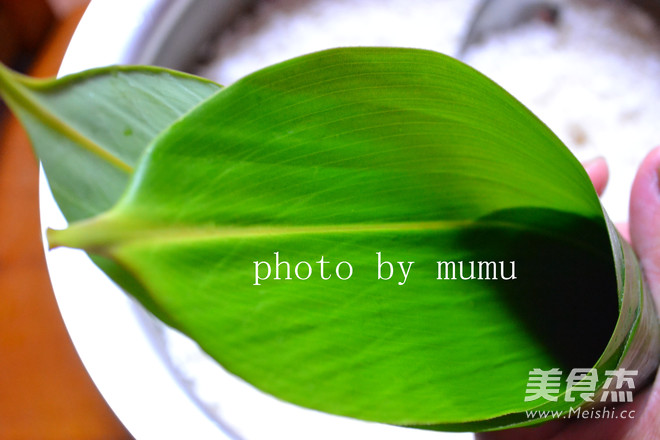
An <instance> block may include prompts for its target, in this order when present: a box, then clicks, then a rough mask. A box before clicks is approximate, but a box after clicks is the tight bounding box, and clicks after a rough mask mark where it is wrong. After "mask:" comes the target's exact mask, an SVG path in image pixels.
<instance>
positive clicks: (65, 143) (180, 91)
mask: <svg viewBox="0 0 660 440" xmlns="http://www.w3.org/2000/svg"><path fill="white" fill-rule="evenodd" d="M218 90H220V86H219V85H217V84H215V83H213V82H211V81H208V80H206V79H202V78H197V77H193V76H190V75H186V74H182V73H179V72H174V71H170V70H166V69H161V68H155V67H116V66H115V67H105V68H100V69H94V70H89V71H86V72H83V73H79V74H75V75H70V76H67V77H65V78H61V79H58V80H37V79H32V78H28V77H25V76H22V75H20V74H17V73H14V72H11V71H10V70H8V69H7V68H6V67H4V66H2V65H1V64H0V95H1V96H2V98H4V99H5V101H6V102H7V104H8V105H9V106H10V107H11V109H12V110H13V111H14V113H16V115H17V116H18V117H19V118H20V120H21V122H22V123H23V125H24V126H25V128H26V130H27V131H28V134H29V136H30V139H31V142H32V146H33V148H34V150H35V153H36V155H37V156H38V158H39V160H40V161H41V163H42V165H43V167H44V170H45V173H46V176H47V178H48V183H49V185H50V188H51V190H52V192H53V196H54V197H55V200H56V202H57V204H58V206H59V208H60V210H61V211H62V213H63V214H64V217H65V218H66V219H67V220H68V221H69V222H73V221H76V220H81V219H85V218H89V217H92V216H94V215H97V214H100V213H101V212H103V211H105V210H107V209H109V208H110V207H111V206H112V205H114V204H115V203H116V202H117V200H118V199H119V197H120V196H121V194H122V192H123V191H124V190H125V189H126V185H127V184H128V180H129V178H130V174H131V173H132V170H133V167H134V166H135V164H136V163H137V160H138V158H139V157H140V156H141V155H142V154H143V152H144V150H145V149H146V147H147V145H149V143H150V142H151V141H152V140H153V139H154V138H155V137H156V136H157V135H158V134H159V133H160V132H161V131H163V130H165V129H166V128H167V127H168V126H169V125H170V124H172V123H173V122H174V121H175V120H177V119H178V118H179V117H181V116H182V115H183V114H184V113H186V112H187V111H188V110H190V109H191V108H193V107H194V106H196V105H197V104H199V103H200V102H201V101H202V100H204V99H205V98H207V97H209V96H210V95H212V94H213V93H215V92H217V91H218ZM93 259H94V262H95V263H96V264H97V265H99V267H101V268H102V269H103V270H104V271H105V272H106V274H108V275H109V276H110V277H111V278H112V279H113V280H115V281H116V282H117V283H119V284H120V285H121V286H122V287H123V288H124V289H125V290H127V291H129V292H131V294H133V295H135V296H137V297H139V298H141V300H142V302H143V303H144V304H145V306H147V307H148V308H150V307H151V305H150V304H149V299H148V295H146V294H145V293H144V292H143V291H142V289H141V286H140V285H139V284H138V283H136V282H135V280H133V279H132V277H131V276H130V274H128V273H126V272H125V271H124V270H123V269H122V268H121V267H120V266H118V265H117V264H115V263H114V262H113V261H110V260H108V259H105V258H102V257H93Z"/></svg>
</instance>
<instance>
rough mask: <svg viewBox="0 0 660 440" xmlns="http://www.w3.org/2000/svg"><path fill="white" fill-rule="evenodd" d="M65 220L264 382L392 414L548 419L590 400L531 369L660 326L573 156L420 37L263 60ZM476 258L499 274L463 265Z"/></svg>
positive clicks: (452, 425) (177, 321) (402, 420)
mask: <svg viewBox="0 0 660 440" xmlns="http://www.w3.org/2000/svg"><path fill="white" fill-rule="evenodd" d="M610 234H612V236H611V237H610ZM50 238H51V245H52V246H57V245H67V246H73V247H81V248H84V249H86V250H88V251H89V252H91V253H96V254H100V255H103V256H105V257H106V258H110V259H112V260H113V261H116V262H117V263H118V264H119V265H120V266H121V267H123V268H124V269H126V270H127V271H129V272H130V273H131V274H133V275H134V277H135V279H136V280H138V281H139V282H140V283H141V285H142V287H143V288H144V290H145V292H148V296H149V298H150V300H151V301H153V304H152V307H151V309H152V311H154V313H156V314H157V315H158V316H161V317H166V319H167V321H168V322H169V323H170V324H171V325H173V326H175V327H177V328H178V329H180V330H182V331H183V332H185V333H187V334H188V335H190V336H191V337H192V338H193V339H195V340H196V341H197V342H198V343H199V344H200V345H201V347H202V348H203V349H204V350H206V351H207V352H208V353H209V354H210V355H211V356H213V357H214V358H215V359H216V360H218V362H220V363H221V364H222V365H223V366H224V367H226V368H227V369H228V370H229V371H231V372H233V373H235V374H237V375H238V376H240V377H243V378H244V379H246V380H247V381H249V382H251V383H253V384H254V385H256V386H257V387H259V388H261V389H263V390H265V391H267V392H269V393H272V394H273V395H275V396H277V397H279V398H282V399H285V400H288V401H291V402H294V403H297V404H299V405H302V406H306V407H310V408H314V409H319V410H323V411H327V412H330V413H335V414H341V415H346V416H351V417H356V418H360V419H365V420H373V421H379V422H384V423H392V424H401V425H413V426H418V427H424V428H429V429H449V430H472V429H474V430H484V429H495V428H501V427H507V426H515V425H523V424H530V423H537V422H538V420H534V419H533V418H532V419H528V418H527V417H526V415H525V411H526V410H530V409H559V410H560V411H567V410H568V409H569V407H570V406H575V405H579V404H581V403H583V401H582V400H580V397H579V396H577V397H578V399H577V401H576V402H571V403H569V402H566V401H561V399H559V402H547V401H539V400H535V401H529V402H526V401H525V396H526V395H525V390H526V384H527V380H528V374H529V372H530V371H531V370H532V369H535V368H540V369H545V370H549V369H551V368H561V369H563V370H564V371H568V370H570V369H572V368H591V367H594V368H595V369H596V370H597V371H598V372H600V373H601V377H602V373H603V372H604V370H605V369H612V368H616V367H617V366H621V365H627V363H626V362H627V361H626V359H630V358H631V357H626V356H624V355H625V354H626V353H627V352H634V353H636V354H638V353H639V352H640V347H639V344H640V341H641V340H643V338H644V335H641V336H638V337H636V333H635V331H636V329H637V328H638V327H639V326H640V325H642V324H641V323H642V322H643V323H644V325H648V328H649V329H650V330H648V332H650V333H651V334H653V335H655V336H657V332H658V325H657V321H656V318H655V315H654V314H653V313H651V312H648V310H649V306H648V305H647V306H644V308H643V307H642V305H643V301H646V300H647V299H648V295H647V296H644V295H645V294H644V291H643V289H642V283H641V273H640V272H639V266H638V264H637V262H636V260H635V257H634V255H632V253H631V252H630V250H629V248H628V247H627V245H625V243H622V242H620V241H619V239H618V235H617V234H616V232H615V231H614V229H613V228H612V227H611V226H610V225H609V223H608V221H607V220H606V218H605V217H604V215H603V211H602V209H601V206H600V204H599V201H598V198H597V196H596V194H595V192H594V190H593V188H592V186H591V183H590V181H589V179H588V177H587V175H586V173H585V172H584V170H583V168H582V167H581V165H580V164H579V163H578V162H577V160H576V159H575V158H574V157H573V156H572V155H571V154H570V152H569V151H568V150H567V149H566V148H565V147H564V146H563V145H562V144H561V142H560V141H559V140H558V139H557V138H556V136H554V135H553V134H552V133H551V132H550V131H549V130H548V128H547V127H546V126H545V125H543V124H542V123H541V122H540V121H539V120H538V119H536V118H535V117H534V116H533V115H532V114H531V113H530V112H529V111H528V110H526V109H525V108H524V107H523V106H522V105H521V104H519V103H518V102H517V101H515V99H513V98H512V97H511V96H510V95H508V94H507V93H506V92H505V91H503V90H502V89H501V88H499V87H498V86H497V85H495V84H494V83H492V82H491V81H489V80H488V79H487V78H485V77H483V76H482V75H480V74H479V73H477V72H476V71H474V70H473V69H471V68H469V67H467V66H465V65H463V64H461V63H459V62H457V61H455V60H453V59H451V58H449V57H445V56H442V55H439V54H436V53H432V52H426V51H418V50H403V49H383V48H381V49H375V48H360V49H340V50H332V51H326V52H321V53H317V54H312V55H308V56H305V57H301V58H297V59H294V60H291V61H288V62H285V63H282V64H278V65H275V66H272V67H269V68H267V69H264V70H262V71H259V72H257V73H255V74H253V75H250V76H248V77H246V78H244V79H243V80H241V81H239V82H237V83H236V84H234V85H232V86H230V87H228V88H226V89H224V90H223V91H222V92H221V93H218V94H216V95H214V96H213V97H212V98H210V99H208V100H206V101H205V102H204V103H203V104H201V105H199V106H198V107H197V108H196V109H194V110H193V111H192V112H190V113H189V114H187V115H186V116H185V117H184V118H182V119H180V120H179V121H177V122H176V123H174V124H173V125H172V126H171V127H170V128H169V129H168V130H167V131H166V132H165V133H164V134H163V135H161V136H160V137H158V138H157V139H156V140H155V141H154V144H153V145H152V147H151V148H150V150H149V153H148V154H147V155H145V156H144V157H143V159H142V160H141V161H140V163H139V166H138V168H137V170H136V173H135V175H134V177H133V179H132V181H131V184H130V186H129V188H128V190H127V192H126V193H125V194H124V196H123V198H122V199H121V200H120V201H119V203H118V204H117V205H116V206H115V207H114V208H112V209H111V210H110V211H109V212H107V213H105V214H102V215H101V216H99V217H96V218H94V219H92V220H90V221H85V222H81V223H78V224H76V225H74V226H73V227H71V228H70V229H68V230H64V231H53V232H52V233H51V235H50ZM613 251H614V252H613ZM283 261H286V262H287V263H288V264H285V263H283ZM385 261H387V262H391V263H392V266H391V267H392V270H393V272H392V273H391V277H390V271H389V268H390V266H389V265H388V264H386V263H385ZM439 261H442V262H455V264H456V265H457V267H460V264H459V263H460V262H463V263H464V266H463V272H460V269H457V270H458V272H457V275H456V278H457V279H453V278H454V274H453V272H452V275H451V276H450V275H448V274H447V272H446V270H447V269H448V268H449V267H450V265H449V263H445V266H444V267H445V272H444V274H442V273H439V268H440V267H441V264H438V262H439ZM470 262H473V264H474V265H476V266H477V267H478V265H479V262H493V265H491V266H486V267H490V270H491V271H493V270H497V271H498V273H497V279H493V278H492V274H493V272H491V273H490V276H485V274H482V275H481V276H480V275H479V273H478V272H476V274H475V278H482V279H469V280H462V279H460V277H461V274H462V275H464V276H467V275H468V274H469V273H471V271H470V267H471V265H470V264H471V263H470ZM500 262H501V263H500ZM278 263H279V265H278ZM379 268H380V272H379ZM514 268H515V277H514V272H513V271H514ZM483 270H485V269H483ZM477 271H478V268H477ZM278 272H279V273H278ZM267 275H268V276H267ZM277 275H279V276H277ZM278 278H279V279H278ZM438 278H440V279H438ZM448 278H449V279H448ZM488 278H490V279H488ZM642 316H645V318H644V319H642ZM645 348H646V349H649V350H650V355H649V356H648V357H647V359H646V360H648V359H651V360H650V361H649V362H648V363H647V364H644V362H646V361H644V362H640V363H641V364H644V368H643V369H644V374H648V373H649V371H650V370H652V369H654V368H655V366H656V365H655V364H654V362H657V350H658V348H657V344H656V345H654V346H652V347H648V346H647V347H645ZM633 357H634V356H633ZM602 379H604V377H603V378H602ZM602 379H601V380H600V382H599V386H601V385H602V383H603V380H602ZM560 391H561V393H565V392H568V391H570V390H567V389H566V387H565V386H564V387H562V389H561V390H560ZM561 395H563V394H561Z"/></svg>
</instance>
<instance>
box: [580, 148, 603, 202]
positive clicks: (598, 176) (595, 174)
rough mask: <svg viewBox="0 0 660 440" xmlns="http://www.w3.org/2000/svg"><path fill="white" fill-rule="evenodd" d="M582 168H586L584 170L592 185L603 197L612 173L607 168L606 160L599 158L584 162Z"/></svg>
mask: <svg viewBox="0 0 660 440" xmlns="http://www.w3.org/2000/svg"><path fill="white" fill-rule="evenodd" d="M582 166H584V169H585V170H586V171H587V174H588V175H589V178H590V179H591V183H592V184H593V185H594V188H595V189H596V193H598V195H599V196H600V195H602V194H603V191H605V187H606V186H607V180H608V179H609V177H610V171H609V169H608V167H607V162H606V161H605V158H602V157H597V158H596V159H592V160H589V161H587V162H584V163H583V164H582Z"/></svg>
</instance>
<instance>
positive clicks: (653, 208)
mask: <svg viewBox="0 0 660 440" xmlns="http://www.w3.org/2000/svg"><path fill="white" fill-rule="evenodd" d="M659 172H660V147H656V148H655V149H653V150H652V151H651V152H650V153H649V154H648V155H647V156H646V158H645V159H644V161H643V162H642V165H641V166H640V167H639V170H638V171H637V176H636V177H635V181H634V182H633V186H632V191H631V195H630V223H629V226H630V239H631V242H632V245H633V248H634V249H635V253H636V254H637V256H638V257H639V260H640V263H641V265H642V268H643V271H644V276H645V278H646V282H647V283H648V286H649V289H650V290H651V293H652V294H653V296H654V298H655V300H656V303H660V187H659V186H658V173H659Z"/></svg>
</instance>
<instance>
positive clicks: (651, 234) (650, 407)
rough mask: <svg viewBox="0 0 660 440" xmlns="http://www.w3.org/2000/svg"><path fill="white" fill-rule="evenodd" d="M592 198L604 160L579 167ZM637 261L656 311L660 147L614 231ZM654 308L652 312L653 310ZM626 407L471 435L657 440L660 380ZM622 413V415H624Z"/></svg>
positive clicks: (481, 438)
mask: <svg viewBox="0 0 660 440" xmlns="http://www.w3.org/2000/svg"><path fill="white" fill-rule="evenodd" d="M585 169H586V170H587V173H588V174H589V177H590V178H591V181H592V182H593V184H594V188H595V189H596V192H597V193H598V194H599V195H600V194H602V192H603V190H604V189H605V186H606V185H607V179H608V177H609V172H608V169H607V164H606V163H605V160H604V159H597V160H594V161H591V162H589V163H586V164H585ZM618 228H619V231H620V233H621V235H622V236H623V237H624V238H625V239H626V240H628V241H629V242H630V243H631V244H632V246H633V249H634V250H635V253H636V254H637V257H638V258H639V261H640V264H641V266H642V271H643V272H644V278H645V279H646V284H647V286H648V288H649V289H650V291H651V294H652V295H653V298H654V300H655V304H656V305H659V306H660V147H656V148H655V149H654V150H652V151H651V152H650V153H649V154H648V155H647V156H646V158H645V159H644V161H643V162H642V165H641V166H640V167H639V170H638V171H637V176H636V177H635V181H634V183H633V187H632V191H631V195H630V222H629V224H624V225H618ZM658 309H659V308H658V307H656V310H658ZM650 382H651V383H649V384H648V385H647V386H646V387H645V389H644V390H642V391H641V392H639V393H637V394H635V397H634V400H633V401H632V402H629V403H626V404H623V405H620V406H617V407H616V410H615V414H621V415H623V414H626V415H627V417H625V418H623V417H620V418H606V419H586V420H575V419H573V420H571V419H561V420H556V421H552V422H549V423H546V424H544V425H541V426H538V427H533V428H516V429H510V430H504V431H497V432H489V433H480V434H477V439H478V440H651V439H660V376H658V375H656V377H655V378H654V379H652V380H651V381H650ZM624 411H625V412H624Z"/></svg>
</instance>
